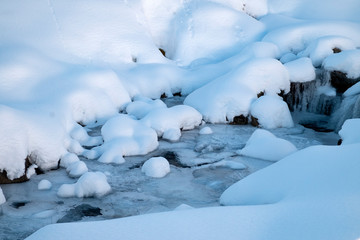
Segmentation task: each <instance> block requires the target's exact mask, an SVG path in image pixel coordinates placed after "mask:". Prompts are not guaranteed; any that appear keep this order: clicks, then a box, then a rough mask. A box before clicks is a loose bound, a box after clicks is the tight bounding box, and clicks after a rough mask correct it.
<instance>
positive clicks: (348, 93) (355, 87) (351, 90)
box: [344, 82, 360, 97]
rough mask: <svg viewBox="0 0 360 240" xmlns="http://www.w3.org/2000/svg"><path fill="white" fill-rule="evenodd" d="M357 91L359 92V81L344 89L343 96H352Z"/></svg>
mask: <svg viewBox="0 0 360 240" xmlns="http://www.w3.org/2000/svg"><path fill="white" fill-rule="evenodd" d="M359 93H360V82H358V83H356V84H355V85H353V86H352V87H351V88H349V89H348V90H346V91H345V92H344V96H345V97H350V96H354V95H356V94H359Z"/></svg>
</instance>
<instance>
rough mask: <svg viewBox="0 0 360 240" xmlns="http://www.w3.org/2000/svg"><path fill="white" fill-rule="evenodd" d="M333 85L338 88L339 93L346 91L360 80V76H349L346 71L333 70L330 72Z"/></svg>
mask: <svg viewBox="0 0 360 240" xmlns="http://www.w3.org/2000/svg"><path fill="white" fill-rule="evenodd" d="M330 78H331V80H330V82H331V85H332V86H333V87H334V88H336V91H337V92H338V93H344V92H345V91H346V90H347V89H348V88H350V87H352V86H353V85H355V84H356V83H357V82H359V81H360V78H355V79H352V78H348V77H347V76H346V74H345V73H343V72H339V71H333V72H331V73H330Z"/></svg>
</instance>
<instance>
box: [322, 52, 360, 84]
mask: <svg viewBox="0 0 360 240" xmlns="http://www.w3.org/2000/svg"><path fill="white" fill-rule="evenodd" d="M323 67H324V68H325V69H326V70H328V71H340V72H343V73H345V74H346V76H347V77H348V78H358V77H360V50H359V49H356V50H347V51H342V52H340V53H337V54H333V55H330V56H329V57H327V58H326V59H325V60H324V63H323Z"/></svg>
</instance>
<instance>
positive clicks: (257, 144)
mask: <svg viewBox="0 0 360 240" xmlns="http://www.w3.org/2000/svg"><path fill="white" fill-rule="evenodd" d="M296 151H297V149H296V147H295V146H294V145H293V144H292V143H291V142H289V141H287V140H285V139H281V138H277V137H276V136H275V135H274V134H272V133H271V132H269V131H267V130H263V129H257V130H256V131H255V132H254V133H253V134H252V135H251V137H250V138H249V140H248V141H247V143H246V145H245V147H244V148H243V149H241V150H239V151H238V152H237V153H238V154H240V155H244V156H249V157H254V158H260V159H264V160H270V161H278V160H280V159H282V158H284V157H286V156H287V155H290V154H292V153H294V152H296Z"/></svg>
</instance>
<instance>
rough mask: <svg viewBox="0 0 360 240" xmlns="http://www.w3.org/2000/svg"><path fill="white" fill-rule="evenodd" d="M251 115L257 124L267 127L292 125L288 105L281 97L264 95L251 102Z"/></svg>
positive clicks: (287, 126)
mask: <svg viewBox="0 0 360 240" xmlns="http://www.w3.org/2000/svg"><path fill="white" fill-rule="evenodd" d="M250 113H251V116H252V117H254V118H256V119H257V121H258V123H259V126H260V127H263V128H267V129H273V128H280V127H286V128H290V127H293V126H294V122H293V120H292V117H291V114H290V111H289V108H288V105H287V104H286V103H285V102H284V101H283V100H282V98H281V97H279V96H277V95H275V96H269V95H265V96H262V97H260V98H258V99H257V100H255V101H254V102H253V103H252V104H251V108H250Z"/></svg>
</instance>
